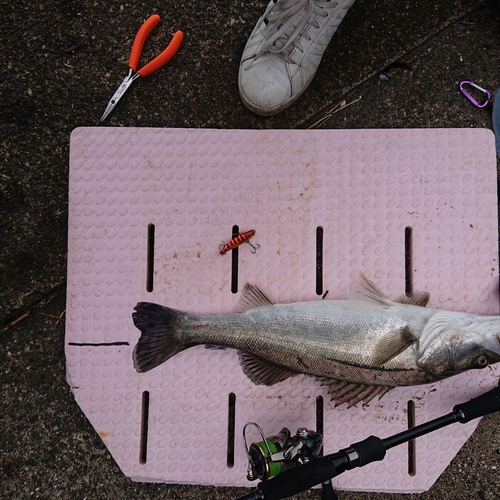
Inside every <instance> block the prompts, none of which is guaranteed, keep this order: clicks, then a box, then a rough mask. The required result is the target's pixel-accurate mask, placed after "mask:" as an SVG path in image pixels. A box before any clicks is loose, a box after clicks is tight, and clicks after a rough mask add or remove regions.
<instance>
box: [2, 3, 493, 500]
mask: <svg viewBox="0 0 500 500" xmlns="http://www.w3.org/2000/svg"><path fill="white" fill-rule="evenodd" d="M265 4H266V2H265V1H262V0H245V1H243V0H233V1H231V2H228V1H226V0H214V1H211V2H199V1H197V0H193V1H189V2H188V1H185V0H171V1H170V2H166V1H162V2H160V1H156V0H151V1H146V0H142V1H140V2H127V0H122V1H120V2H117V1H114V0H111V1H109V0H108V1H104V0H94V1H92V2H66V1H63V0H40V1H38V2H27V1H26V0H17V1H15V2H12V1H6V0H1V1H0V23H1V30H0V33H1V34H0V38H1V42H2V53H1V54H2V55H1V60H2V64H0V123H1V125H2V129H1V130H2V133H1V137H0V152H1V154H0V157H1V160H0V161H1V163H0V231H1V232H0V241H1V242H2V246H1V252H0V344H1V350H0V367H1V368H0V371H1V379H0V384H1V388H2V403H3V404H2V411H1V414H0V428H1V432H0V497H1V498H9V499H17V498H18V499H24V498H63V499H66V498H78V499H84V498H86V499H89V500H90V499H98V498H113V497H114V498H141V499H142V498H144V499H147V498H151V499H153V498H155V499H156V498H158V499H160V498H165V499H195V498H214V499H232V498H236V497H237V496H239V495H240V494H241V490H236V489H231V488H217V489H216V488H211V487H199V486H185V485H181V486H179V485H164V484H157V485H154V484H138V483H132V482H131V481H130V480H129V479H127V478H125V477H124V476H123V474H122V473H121V471H120V470H119V468H118V467H117V465H116V464H115V462H114V461H113V459H112V458H111V457H110V455H109V453H108V451H107V449H106V447H105V446H104V444H103V443H102V441H101V440H100V438H99V437H98V436H97V434H96V433H95V432H94V430H93V429H92V427H91V426H90V424H89V423H88V422H87V420H86V418H85V417H84V415H83V414H82V412H81V411H80V409H79V408H78V406H77V405H76V403H75V401H74V399H73V397H72V395H71V393H70V391H69V387H68V386H67V384H66V382H65V360H64V310H65V276H66V235H67V189H68V150H69V137H70V133H71V131H72V130H73V129H74V128H76V127H81V126H93V125H95V124H96V122H97V120H98V118H99V117H100V116H101V114H102V112H103V110H104V108H105V105H106V104H107V102H108V100H109V98H110V97H111V95H112V93H113V92H114V90H115V89H116V87H117V85H118V83H119V82H120V81H121V79H122V78H123V77H124V76H125V73H126V66H127V62H128V56H129V50H130V46H131V42H132V39H133V36H134V34H135V32H136V30H137V29H138V26H139V25H140V23H141V22H142V20H144V19H145V18H147V17H148V16H149V15H151V14H152V13H154V12H157V13H159V14H160V15H161V17H162V23H161V24H160V25H159V27H157V28H156V29H155V32H154V33H153V35H152V36H151V37H150V39H149V40H148V44H147V45H146V47H145V50H144V58H143V60H146V59H147V58H151V57H152V56H153V55H155V54H157V53H158V51H159V50H160V49H162V48H163V47H164V45H165V43H166V41H167V39H169V37H170V36H171V34H172V33H173V32H174V30H176V29H182V30H183V31H184V34H185V41H184V43H183V45H182V47H181V50H180V51H179V53H178V54H177V55H176V56H175V58H174V59H173V60H172V61H171V62H170V63H169V64H168V66H167V67H165V68H163V69H162V70H160V71H158V72H157V73H155V74H153V75H151V76H149V77H148V78H146V79H144V80H141V81H140V82H137V83H136V85H135V86H134V88H133V89H131V91H129V94H128V95H127V96H126V97H125V98H124V99H123V100H122V102H120V104H119V106H118V107H117V109H116V110H115V112H114V113H113V114H112V115H111V116H110V118H109V120H108V121H107V125H109V126H116V127H119V126H124V127H128V126H133V127H210V128H261V129H262V128H299V129H300V128H306V127H310V126H315V127H318V126H319V127H324V128H399V127H401V128H412V127H453V128H454V127H485V128H490V129H491V128H492V123H491V113H490V111H489V109H488V108H485V109H477V108H475V107H474V106H472V105H471V104H470V103H469V102H468V101H467V100H466V99H465V98H464V96H463V95H462V94H461V93H460V92H459V91H458V83H459V82H460V81H461V80H463V79H471V80H474V81H475V82H476V83H477V84H479V85H481V86H483V87H485V88H488V89H490V90H491V91H493V93H495V92H496V89H498V88H499V87H500V5H499V4H498V2H497V1H496V0H441V1H436V0H413V1H412V2H403V1H401V0H371V1H368V0H357V1H356V3H355V4H354V6H353V7H352V8H351V10H350V11H349V13H348V15H347V16H346V18H345V20H344V21H343V23H342V24H341V26H340V28H339V30H338V31H337V33H336V35H335V36H334V38H333V40H332V42H331V43H330V46H329V48H328V50H327V52H326V54H325V56H324V59H323V62H322V64H321V66H320V68H319V71H318V73H317V75H316V77H315V79H314V81H313V83H312V84H311V86H310V87H309V89H308V90H307V91H306V92H305V93H304V95H303V96H302V97H301V99H300V100H299V101H298V102H297V103H296V104H295V105H294V106H292V107H291V108H289V109H287V110H286V111H284V112H282V113H280V114H278V115H275V116H273V117H269V118H263V117H260V116H257V115H254V114H252V113H251V112H250V111H248V110H247V109H246V108H245V107H244V106H243V104H241V102H240V100H239V96H238V90H237V75H238V64H239V59H240V56H241V52H242V50H243V47H244V45H245V43H246V40H247V37H248V35H249V33H250V32H251V30H252V29H253V26H254V24H255V22H256V21H257V19H258V17H259V16H260V14H261V13H262V11H263V9H264V7H265ZM382 74H383V75H385V77H382V78H383V79H381V78H380V75H382ZM343 101H345V104H348V105H349V106H347V107H344V108H343V109H340V110H339V108H342V106H339V105H338V104H339V103H341V102H343ZM332 111H336V112H334V113H332ZM499 471H500V413H497V414H494V415H490V416H488V417H485V418H484V419H483V420H482V421H481V423H480V424H479V427H478V429H477V430H476V432H475V433H474V435H473V436H472V438H471V439H470V440H469V441H468V442H467V443H466V445H465V446H464V447H463V448H462V450H461V451H460V452H459V453H458V455H457V457H456V458H455V459H454V460H453V462H452V464H451V465H450V466H449V467H448V469H447V470H446V471H445V472H444V474H443V475H442V476H441V478H440V479H439V480H438V482H437V483H436V484H435V485H434V486H433V488H432V489H431V490H430V491H429V492H427V493H424V494H422V495H411V498H419V499H422V500H435V499H439V500H446V499H455V500H465V499H467V500H470V499H478V500H485V499H486V500H494V499H496V498H498V497H499V496H498V495H499V493H498V492H499V485H500V472H499ZM297 498H298V499H305V498H319V493H318V492H306V493H303V494H301V495H299V496H297ZM339 498H340V499H341V500H366V499H374V500H389V499H390V500H399V499H400V498H401V499H403V498H408V496H404V495H386V494H368V493H349V492H340V493H339Z"/></svg>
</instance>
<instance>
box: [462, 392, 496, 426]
mask: <svg viewBox="0 0 500 500" xmlns="http://www.w3.org/2000/svg"><path fill="white" fill-rule="evenodd" d="M495 411H500V387H495V389H492V390H491V391H489V392H486V393H484V394H482V395H481V396H478V397H477V398H474V399H471V400H470V401H467V403H461V404H459V405H456V406H454V407H453V413H454V414H455V415H456V417H457V420H458V421H459V422H460V423H461V424H465V423H467V422H469V421H470V420H474V419H475V418H479V417H484V415H488V414H490V413H493V412H495Z"/></svg>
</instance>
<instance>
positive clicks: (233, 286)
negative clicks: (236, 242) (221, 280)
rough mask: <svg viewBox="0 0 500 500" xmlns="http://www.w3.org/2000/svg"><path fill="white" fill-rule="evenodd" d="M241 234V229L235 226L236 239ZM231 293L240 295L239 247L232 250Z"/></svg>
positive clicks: (233, 236)
mask: <svg viewBox="0 0 500 500" xmlns="http://www.w3.org/2000/svg"><path fill="white" fill-rule="evenodd" d="M238 234H240V228H239V227H238V226H236V225H235V226H233V235H232V237H231V238H236V236H238ZM231 292H233V293H238V247H236V248H233V249H232V250H231Z"/></svg>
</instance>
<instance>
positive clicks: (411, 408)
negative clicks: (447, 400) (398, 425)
mask: <svg viewBox="0 0 500 500" xmlns="http://www.w3.org/2000/svg"><path fill="white" fill-rule="evenodd" d="M406 414H407V415H408V429H413V428H414V427H415V401H413V400H412V399H410V400H409V401H408V407H407V412H406ZM416 460H417V453H416V449H415V439H410V440H409V441H408V475H410V476H412V477H413V476H414V475H415V474H416V472H417V464H416Z"/></svg>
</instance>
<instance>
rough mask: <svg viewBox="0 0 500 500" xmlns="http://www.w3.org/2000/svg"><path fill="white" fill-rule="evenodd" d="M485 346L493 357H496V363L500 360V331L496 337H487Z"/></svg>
mask: <svg viewBox="0 0 500 500" xmlns="http://www.w3.org/2000/svg"><path fill="white" fill-rule="evenodd" d="M484 348H485V349H486V350H487V351H488V352H489V353H490V355H491V356H492V357H493V358H495V361H494V363H496V362H498V361H500V333H497V334H496V335H495V336H494V337H490V338H488V339H486V341H485V342H484Z"/></svg>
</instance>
